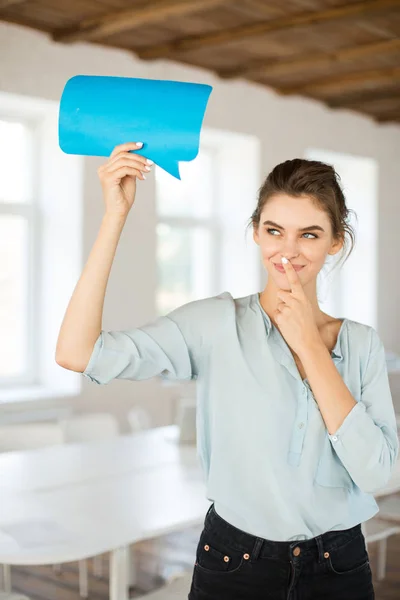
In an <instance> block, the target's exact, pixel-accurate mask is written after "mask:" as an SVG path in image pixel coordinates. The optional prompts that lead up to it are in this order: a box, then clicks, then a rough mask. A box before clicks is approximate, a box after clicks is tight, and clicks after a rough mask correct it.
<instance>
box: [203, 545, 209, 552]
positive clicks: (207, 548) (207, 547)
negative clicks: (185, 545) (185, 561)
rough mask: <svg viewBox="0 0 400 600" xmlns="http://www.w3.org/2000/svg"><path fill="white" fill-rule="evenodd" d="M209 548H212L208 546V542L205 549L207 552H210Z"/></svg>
mask: <svg viewBox="0 0 400 600" xmlns="http://www.w3.org/2000/svg"><path fill="white" fill-rule="evenodd" d="M209 549H210V546H208V544H206V545H205V546H204V550H207V552H208V550H209Z"/></svg>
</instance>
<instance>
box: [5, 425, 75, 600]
mask: <svg viewBox="0 0 400 600" xmlns="http://www.w3.org/2000/svg"><path fill="white" fill-rule="evenodd" d="M63 443H64V436H63V432H62V429H61V428H60V426H59V425H58V424H57V423H23V424H17V425H3V426H2V427H0V452H14V451H17V450H36V449H39V448H44V447H46V446H59V445H61V444H63ZM2 567H3V568H2V571H3V577H2V588H3V592H2V594H3V597H4V598H7V600H17V598H22V600H23V598H25V596H18V595H14V594H12V593H11V567H10V565H3V566H2ZM0 599H1V600H2V596H1V595H0Z"/></svg>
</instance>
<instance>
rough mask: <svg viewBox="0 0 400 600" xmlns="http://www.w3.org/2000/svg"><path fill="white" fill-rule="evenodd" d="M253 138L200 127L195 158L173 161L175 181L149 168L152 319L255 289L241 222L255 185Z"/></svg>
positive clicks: (251, 252)
mask: <svg viewBox="0 0 400 600" xmlns="http://www.w3.org/2000/svg"><path fill="white" fill-rule="evenodd" d="M259 162H260V143H259V140H258V139H257V138H255V137H253V136H247V135H243V134H237V133H234V132H226V131H220V130H215V129H213V130H210V129H205V128H203V130H202V139H201V143H200V149H199V153H198V155H197V157H196V158H195V159H194V160H193V161H190V162H182V163H180V173H181V180H178V179H176V178H174V177H172V176H171V175H169V174H168V173H166V172H165V171H164V170H163V169H160V168H158V167H156V168H155V177H156V210H157V216H158V222H157V269H158V287H157V291H156V309H157V314H159V315H163V314H167V313H168V312H170V311H171V310H173V309H174V308H177V307H178V306H181V305H183V304H186V303H187V302H190V301H192V300H196V299H200V298H205V297H209V296H213V295H217V294H219V293H221V292H223V291H229V292H231V294H232V295H233V296H234V297H235V296H236V297H240V296H244V295H247V294H250V293H252V292H254V291H256V290H258V289H259V281H260V259H259V253H258V246H257V245H256V244H255V243H254V242H253V240H252V238H251V236H250V238H251V239H250V242H246V224H247V220H248V218H249V217H250V215H251V213H252V212H253V210H254V208H255V205H256V197H257V189H258V186H259V182H260V165H259Z"/></svg>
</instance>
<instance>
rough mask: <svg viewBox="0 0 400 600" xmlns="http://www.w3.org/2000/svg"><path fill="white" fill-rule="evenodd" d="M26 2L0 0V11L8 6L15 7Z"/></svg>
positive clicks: (21, 0)
mask: <svg viewBox="0 0 400 600" xmlns="http://www.w3.org/2000/svg"><path fill="white" fill-rule="evenodd" d="M24 2H26V0H0V10H3V8H8V7H9V6H15V5H16V4H23V3H24Z"/></svg>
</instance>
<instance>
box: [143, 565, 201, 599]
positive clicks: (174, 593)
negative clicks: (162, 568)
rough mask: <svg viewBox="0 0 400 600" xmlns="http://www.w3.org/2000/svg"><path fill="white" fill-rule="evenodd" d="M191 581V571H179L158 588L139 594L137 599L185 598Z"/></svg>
mask: <svg viewBox="0 0 400 600" xmlns="http://www.w3.org/2000/svg"><path fill="white" fill-rule="evenodd" d="M191 582H192V573H188V572H183V573H179V574H178V575H176V576H174V577H173V579H171V580H170V581H168V582H167V583H166V584H165V585H164V586H163V587H162V588H160V589H159V590H156V591H155V592H150V594H146V595H145V596H140V598H138V600H141V599H142V598H143V600H187V597H188V594H189V590H190V585H191Z"/></svg>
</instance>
